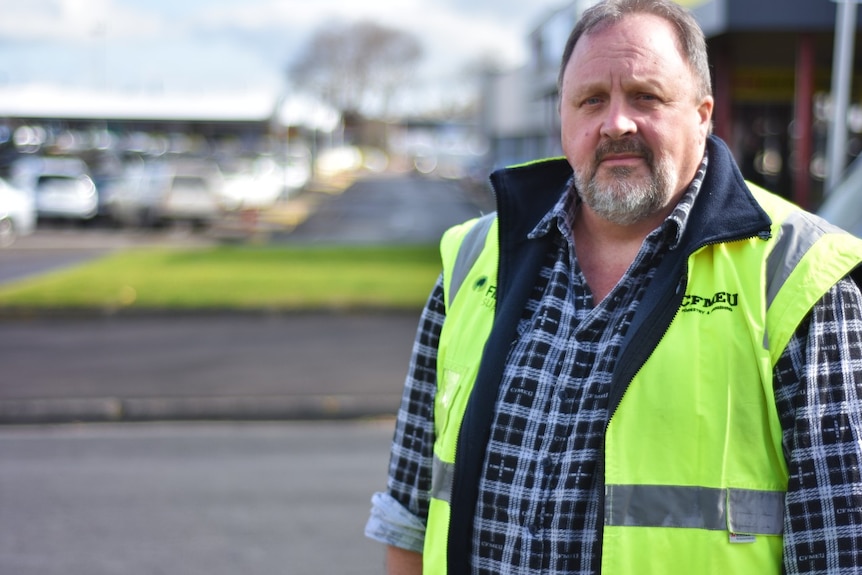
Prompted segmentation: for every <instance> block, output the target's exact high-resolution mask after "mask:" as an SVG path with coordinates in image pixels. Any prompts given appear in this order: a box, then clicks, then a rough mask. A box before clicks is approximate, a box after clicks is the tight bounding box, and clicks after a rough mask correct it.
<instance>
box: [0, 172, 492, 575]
mask: <svg viewBox="0 0 862 575" xmlns="http://www.w3.org/2000/svg"><path fill="white" fill-rule="evenodd" d="M317 208H318V209H317V211H316V212H314V213H313V214H311V216H310V217H309V218H308V220H306V222H305V224H303V225H300V226H299V227H297V228H296V229H294V230H292V231H290V232H285V233H282V234H276V235H275V236H273V237H272V239H273V240H274V241H295V242H331V241H341V242H388V241H399V242H405V241H436V240H437V238H439V234H441V233H442V231H443V230H444V229H445V228H446V227H448V226H449V225H452V224H454V223H457V222H459V221H462V220H464V219H466V218H469V217H473V216H474V215H478V213H479V211H480V210H479V209H478V208H477V207H476V205H474V204H473V203H472V201H471V199H470V198H469V197H468V196H466V195H465V194H464V193H463V192H462V191H460V190H459V189H458V187H457V186H454V185H453V184H451V183H448V182H435V181H431V180H418V179H412V178H401V179H391V178H387V179H385V180H383V181H376V182H372V181H364V182H362V183H361V185H360V184H357V185H356V186H354V187H352V188H350V189H348V190H347V191H345V192H344V193H343V194H340V195H334V196H331V197H329V196H328V197H326V198H325V199H324V201H321V202H320V203H319V205H318V206H317ZM153 241H159V242H161V241H169V242H201V241H204V242H206V241H208V239H207V238H201V237H198V236H193V235H191V236H190V235H181V236H177V237H170V236H164V235H157V236H152V235H149V234H143V235H139V234H135V233H132V234H131V235H130V234H129V233H128V232H121V231H117V230H110V229H106V230H103V229H95V230H92V229H91V230H88V229H84V230H81V229H75V228H72V229H60V230H45V231H40V232H37V234H36V235H35V236H33V237H30V238H26V239H25V240H24V241H21V242H20V243H19V244H17V247H16V248H15V249H12V250H2V251H0V281H11V280H12V279H14V278H20V277H24V276H26V275H32V274H38V273H42V272H44V271H50V270H51V269H56V268H57V267H62V266H66V265H75V264H76V263H77V262H80V261H83V260H85V259H87V258H91V257H98V256H99V255H101V254H102V253H106V252H107V251H112V250H115V249H125V247H127V246H128V245H137V244H139V243H141V242H145V243H146V242H153ZM4 276H5V277H4ZM430 287H431V286H429V289H430ZM417 316H418V312H417V313H415V314H414V313H404V312H402V313H375V314H360V315H357V314H343V313H340V314H336V313H332V314H272V313H259V314H254V313H243V314H239V313H218V314H208V315H164V314H163V315H125V314H119V315H113V316H96V317H93V316H81V317H72V316H69V315H65V316H61V317H57V316H53V317H52V316H33V317H15V318H12V317H2V318H0V423H5V424H6V425H0V461H3V464H2V465H0V502H2V506H3V512H2V514H0V573H14V574H15V575H55V574H56V575H61V574H62V575H115V574H123V575H150V574H152V575H161V574H165V573H168V574H173V573H182V574H184V575H197V574H206V575H233V574H236V573H247V574H287V575H318V574H321V573H350V574H351V575H372V574H376V573H382V572H383V549H382V547H381V546H380V545H379V544H376V543H374V542H371V541H369V540H367V539H365V538H364V536H363V534H362V530H363V526H364V523H365V521H366V519H367V516H368V510H369V500H370V497H371V494H372V493H373V492H374V491H377V490H380V489H382V488H383V487H384V485H385V478H386V461H387V458H388V448H389V442H390V440H391V436H392V428H393V425H394V421H393V418H392V415H393V414H394V413H395V410H396V408H397V404H398V401H399V399H400V394H401V386H402V382H403V377H404V373H405V372H406V369H407V362H408V360H409V352H410V347H411V345H412V340H413V334H414V332H415V328H416V322H417V319H418V317H417ZM215 420H222V421H220V422H219V421H215ZM264 420H265V421H264ZM310 420H314V421H310ZM51 422H63V423H64V424H63V425H50V424H49V423H51ZM71 422H87V423H86V424H72V423H71ZM93 422H99V423H93ZM118 422H121V423H118ZM23 423H26V424H29V425H15V424H23Z"/></svg>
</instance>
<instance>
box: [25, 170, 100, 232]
mask: <svg viewBox="0 0 862 575" xmlns="http://www.w3.org/2000/svg"><path fill="white" fill-rule="evenodd" d="M12 169H13V181H14V182H15V184H16V185H17V186H19V187H20V188H21V189H23V190H25V191H27V192H29V193H30V194H31V195H32V196H33V201H34V202H35V204H36V214H37V215H38V216H39V217H47V218H63V219H71V220H90V219H92V218H94V217H95V216H96V214H97V213H98V209H99V196H98V193H97V191H96V184H95V183H93V179H92V177H91V176H90V170H89V168H88V167H87V164H86V163H84V161H83V160H81V159H79V158H73V157H44V158H41V157H34V158H27V159H24V160H21V161H19V162H16V163H15V164H14V165H13V167H12Z"/></svg>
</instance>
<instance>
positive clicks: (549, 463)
mask: <svg viewBox="0 0 862 575" xmlns="http://www.w3.org/2000/svg"><path fill="white" fill-rule="evenodd" d="M542 468H543V469H544V470H545V473H550V471H551V470H552V469H553V468H554V460H553V459H551V457H550V456H549V457H546V458H544V459H543V460H542Z"/></svg>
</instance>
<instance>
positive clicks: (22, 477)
mask: <svg viewBox="0 0 862 575" xmlns="http://www.w3.org/2000/svg"><path fill="white" fill-rule="evenodd" d="M680 3H681V4H684V5H686V6H688V7H690V8H691V9H692V10H693V12H694V14H695V16H696V17H697V19H698V21H699V22H700V23H701V25H702V27H703V28H704V30H705V32H706V35H707V39H708V50H709V56H710V60H711V65H712V71H713V79H714V90H715V98H716V106H715V115H714V131H715V133H716V134H717V135H719V136H721V137H722V138H723V139H724V140H725V141H726V142H728V144H729V145H730V147H731V150H732V151H733V153H734V155H735V156H736V158H737V160H738V162H739V164H740V166H741V168H742V170H743V174H744V176H745V177H746V178H748V179H750V180H752V181H754V182H756V183H758V184H761V185H763V186H764V187H767V188H769V189H771V190H773V191H775V192H777V193H779V194H781V195H782V196H785V197H787V198H789V199H791V200H793V201H795V202H797V203H799V204H800V205H802V206H803V207H806V208H809V209H811V210H817V211H820V212H821V213H822V214H823V215H824V216H827V218H828V219H830V220H832V221H834V222H836V223H838V224H840V225H843V226H845V227H847V228H848V229H850V230H851V231H853V232H854V233H856V234H859V235H862V163H860V162H862V160H858V157H859V156H860V153H862V57H860V56H862V54H860V49H862V47H860V44H859V42H857V41H856V40H857V36H858V30H859V26H858V23H857V18H856V3H855V2H852V1H849V0H841V1H833V0H680ZM591 4H593V1H592V0H575V1H563V0H532V1H530V2H524V1H522V0H374V1H370V2H355V1H353V0H315V1H309V0H206V1H204V0H183V1H181V2H180V1H176V0H29V1H27V2H22V1H20V0H0V248H2V249H0V298H6V299H3V300H2V301H3V302H8V301H14V300H13V299H9V298H13V297H14V296H15V293H13V292H16V290H17V292H27V291H28V289H29V290H30V291H31V292H37V293H36V294H35V295H34V298H35V299H33V300H28V301H29V302H36V304H32V303H30V304H28V305H35V306H36V307H34V308H27V309H25V311H23V312H21V311H17V312H16V311H15V310H12V309H10V308H9V307H4V305H0V366H2V367H0V460H2V461H3V465H0V504H2V506H3V513H2V514H0V572H2V573H15V574H17V575H28V574H33V575H36V574H38V575H53V574H54V573H56V574H60V573H62V574H63V575H79V574H80V575H102V574H105V575H107V574H114V573H123V574H130V575H143V574H149V573H153V574H156V573H183V574H189V575H194V574H197V573H201V574H203V573H206V574H207V575H220V574H222V573H224V574H225V575H227V574H229V573H231V574H233V573H237V572H242V573H290V574H308V575H313V574H315V575H316V574H319V573H330V572H334V573H352V574H358V575H364V574H369V575H370V574H372V573H380V572H382V548H381V546H379V545H376V544H374V543H372V542H370V541H367V540H365V539H364V538H363V536H362V526H363V524H364V522H365V519H366V517H367V511H368V506H369V499H370V496H371V493H372V492H374V491H376V490H379V489H381V488H383V486H384V484H385V477H386V460H387V455H388V447H389V440H390V437H391V433H392V426H393V417H392V416H393V414H394V413H395V410H396V409H397V406H398V403H399V401H400V394H401V385H402V381H403V376H404V373H405V370H406V368H407V361H408V356H409V351H410V347H411V345H412V338H413V334H414V332H415V327H416V318H417V316H418V308H419V307H420V306H421V302H422V301H424V297H425V296H426V294H427V289H429V288H430V284H431V283H432V282H433V278H434V277H435V276H436V274H437V273H438V270H439V265H438V264H439V262H438V260H437V259H436V258H437V252H436V246H435V244H436V242H437V240H438V239H439V236H440V234H441V233H442V231H443V230H445V229H446V227H448V226H450V225H452V224H454V223H457V222H460V221H463V220H465V219H467V218H469V217H473V216H475V215H478V214H479V213H481V212H484V211H488V210H491V209H493V205H494V204H493V198H492V195H491V192H490V190H489V189H488V185H487V181H488V180H487V177H488V174H489V172H490V171H491V170H493V169H495V168H499V167H503V166H506V165H510V164H513V163H519V162H524V161H528V160H532V159H535V158H539V157H546V156H554V155H559V154H560V146H559V136H558V132H559V123H558V118H557V102H556V98H557V90H556V77H557V72H558V65H559V58H560V55H561V53H562V50H563V45H564V43H565V40H566V38H567V36H568V33H569V31H570V30H571V28H572V26H573V25H574V23H575V22H576V21H577V20H578V18H579V17H580V15H581V14H582V12H583V10H584V9H586V7H588V6H589V5H591ZM166 230H167V233H163V232H164V231H166ZM177 231H179V232H180V233H175V232H177ZM142 234H143V235H142ZM154 234H157V235H154ZM154 237H157V238H158V242H159V243H158V245H157V246H156V247H157V248H161V247H163V246H164V245H169V250H171V251H172V253H173V252H176V253H177V254H179V255H178V256H177V257H176V258H173V259H172V258H171V257H169V256H168V257H166V262H167V264H170V265H167V264H165V265H163V266H162V267H156V265H155V264H147V265H151V266H153V267H146V266H143V264H142V266H143V267H145V268H146V269H143V270H138V271H141V274H140V275H142V276H145V277H143V278H141V277H140V276H138V277H137V279H136V280H134V281H133V280H128V279H122V278H121V279H114V278H112V277H110V276H111V274H112V273H113V272H114V270H113V268H112V269H109V270H108V272H107V273H106V272H105V270H104V269H98V270H96V269H95V268H94V267H91V268H88V269H89V270H90V271H88V272H82V274H83V275H82V276H74V274H69V275H67V276H64V277H65V279H66V281H67V282H69V283H66V284H60V287H59V288H58V289H57V290H56V291H55V292H52V291H51V285H50V284H51V281H53V279H54V277H53V276H52V277H51V278H47V276H41V274H43V273H44V272H48V271H51V270H56V269H58V268H68V267H75V266H76V265H77V264H78V263H80V262H85V261H90V260H93V259H98V258H100V257H101V256H103V255H105V254H108V253H114V252H122V253H121V254H120V255H124V256H125V255H128V254H129V253H130V252H133V251H134V250H126V248H128V247H130V246H137V245H139V244H140V243H141V242H144V243H146V244H147V245H149V244H152V243H153V241H154V240H153V238H154ZM141 238H143V239H141ZM237 243H238V244H241V245H240V246H238V247H239V248H240V249H239V250H238V252H235V251H231V248H233V247H237V246H234V245H233V244H237ZM320 243H327V244H333V243H334V244H338V245H337V248H338V249H340V248H342V247H345V246H346V247H348V248H351V249H352V248H354V247H356V244H361V243H371V244H377V245H380V244H384V245H386V246H387V247H391V246H392V245H395V246H396V247H403V245H405V244H411V243H420V244H422V249H425V248H427V250H425V251H422V249H420V250H417V251H415V252H413V251H409V252H404V253H402V254H401V255H400V256H399V258H400V259H397V258H396V259H394V260H393V261H391V262H389V264H390V265H389V266H388V267H385V266H383V263H384V262H381V261H379V260H380V259H386V258H389V259H392V258H393V257H394V256H393V255H392V254H395V253H396V252H385V253H384V255H383V256H380V258H379V259H371V260H361V261H360V264H359V267H360V269H359V272H358V273H354V276H355V277H352V278H351V281H353V282H356V283H355V285H357V286H359V287H358V288H357V289H360V290H365V292H377V291H382V290H379V286H380V285H381V284H382V285H385V286H387V287H390V286H392V285H395V290H394V291H395V292H396V294H397V295H399V296H401V295H403V294H404V293H405V292H407V291H408V287H406V284H404V285H402V284H400V283H399V282H400V281H401V280H404V279H405V276H417V277H418V276H422V277H419V278H418V279H419V280H421V281H420V282H419V283H421V285H420V286H419V287H418V295H416V296H415V298H414V299H409V301H410V302H412V303H410V305H409V306H407V308H405V307H403V303H402V304H401V307H399V309H398V310H395V311H393V309H385V308H386V307H387V306H386V305H381V304H379V302H377V303H375V304H374V305H375V306H377V309H374V310H369V309H363V310H359V311H357V310H356V309H351V308H349V306H348V305H346V304H345V303H344V302H345V296H344V295H343V294H337V295H336V296H335V297H336V304H335V306H334V307H333V308H332V309H326V310H320V309H304V308H302V301H301V298H300V305H299V307H300V308H301V309H302V311H301V312H300V313H295V312H296V311H297V310H296V309H288V310H287V311H285V310H283V309H277V306H278V305H279V303H278V302H279V301H281V300H279V299H278V296H280V295H281V293H282V292H284V291H287V288H288V287H290V288H293V287H294V284H301V283H302V282H300V281H299V280H300V279H303V278H304V276H310V275H312V274H311V271H314V272H315V273H318V272H319V271H320V270H319V269H316V268H315V269H313V270H312V268H313V266H312V265H311V264H321V265H320V266H318V268H319V267H324V268H332V269H331V270H326V271H327V272H328V273H330V275H325V277H324V281H322V282H321V283H319V284H315V285H313V287H312V288H311V289H310V290H309V291H314V292H320V291H323V289H324V288H323V287H320V286H326V288H327V289H328V288H330V287H332V286H340V285H344V284H348V283H349V282H348V279H347V275H348V274H347V273H346V268H348V267H349V266H348V263H347V262H348V261H350V260H356V259H357V258H358V255H359V254H360V252H357V251H347V252H346V256H345V254H344V253H341V254H337V255H339V258H338V259H335V260H333V261H334V262H336V263H332V262H329V261H328V260H325V259H324V256H321V254H323V253H324V252H322V251H317V252H314V253H313V254H312V255H311V256H310V257H305V256H307V255H308V254H307V251H306V249H307V248H313V247H315V246H316V244H320ZM222 244H230V245H227V246H224V245H222ZM273 244H279V246H276V247H279V248H284V246H285V245H288V244H290V246H289V248H290V249H291V250H292V249H293V248H296V247H297V246H298V249H299V251H300V252H302V257H299V258H298V257H297V256H296V253H297V252H296V251H286V250H285V251H277V250H275V249H274V246H273ZM213 246H215V247H217V248H225V249H226V250H227V251H226V252H218V251H217V250H215V249H213V250H211V251H216V252H217V253H216V256H218V254H224V253H227V255H229V256H231V257H230V258H227V260H228V261H229V262H230V263H229V264H225V263H222V262H221V260H218V259H217V260H216V263H215V264H211V263H207V262H209V261H210V260H209V259H208V258H209V257H210V255H211V254H210V250H209V248H212V247H213ZM200 247H204V248H206V249H198V248H200ZM186 248H188V249H186ZM255 250H257V251H255ZM369 251H373V250H369ZM261 252H266V254H264V255H268V256H272V253H275V256H272V257H274V259H268V258H267V257H261ZM237 253H238V254H239V255H238V256H237V255H236V254H237ZM327 253H330V254H331V252H327ZM405 254H406V255H405ZM420 254H422V255H421V257H420ZM371 255H372V256H374V254H373V253H372V254H371ZM128 257H129V258H130V259H129V260H128V261H131V262H133V263H132V264H131V266H130V267H134V266H135V265H137V264H134V262H138V261H147V260H137V259H131V256H130V255H129V256H128ZM363 257H368V254H367V253H366V254H365V256H363ZM374 257H377V256H374ZM289 258H290V259H289ZM411 258H412V259H417V260H422V262H423V263H424V264H425V267H422V268H421V271H417V270H419V269H420V268H417V267H411V264H412V263H415V262H412V261H408V260H410V259H411ZM300 260H302V261H300ZM110 261H111V262H114V264H112V265H117V264H118V263H121V262H122V260H121V259H112V260H110ZM158 261H161V260H158ZM255 261H262V262H263V263H261V264H259V265H260V268H259V269H255V270H254V272H255V273H251V271H250V268H249V265H250V264H251V263H253V262H255ZM363 261H371V262H373V265H372V264H362V262H363ZM273 262H275V263H273ZM309 262H310V263H309ZM96 263H98V262H96ZM202 264H203V265H204V267H205V270H206V273H202V274H200V275H199V276H181V272H186V271H188V270H190V269H192V271H193V270H194V269H200V266H201V265H202ZM210 265H211V266H213V267H216V266H221V267H224V266H225V265H230V266H233V267H229V268H228V269H227V272H226V274H225V275H213V270H212V269H211V268H208V267H206V266H210ZM117 267H119V266H118V265H117ZM127 267H128V266H127ZM72 271H74V270H72ZM127 271H128V270H127ZM97 272H98V274H99V275H96V273H97ZM87 273H93V274H94V275H92V276H89V275H86V274H87ZM426 273H427V274H428V278H427V282H426V281H425V279H424V277H425V276H424V275H423V274H426ZM115 275H116V274H115ZM153 276H158V278H156V279H161V280H162V281H163V283H162V284H159V285H161V288H159V289H156V291H160V290H161V289H162V288H165V287H166V286H169V287H170V288H172V289H173V288H175V287H176V285H175V284H182V283H187V284H188V285H186V286H181V288H182V287H184V288H186V289H187V291H188V292H191V293H192V294H193V295H200V294H202V293H203V292H204V288H208V289H209V290H210V291H215V292H232V291H242V290H247V291H249V292H251V293H252V299H253V300H254V301H257V302H258V303H259V307H260V308H261V309H255V310H252V311H250V312H249V311H248V310H243V311H238V310H236V309H229V310H226V309H204V310H203V311H200V310H197V311H192V312H189V310H188V309H187V308H182V309H163V308H161V307H158V306H156V307H157V308H158V309H155V310H153V309H143V310H141V309H140V308H139V307H136V305H137V304H136V303H135V302H136V300H135V297H136V294H137V296H140V297H139V298H138V299H139V300H143V299H144V298H143V296H144V295H146V294H145V290H146V289H151V290H152V289H155V288H153V287H152V285H150V286H149V288H148V286H147V285H145V283H144V279H147V280H151V279H153ZM29 277H35V278H36V280H34V281H33V282H31V283H28V282H27V281H24V282H18V281H17V280H19V279H21V278H25V280H26V278H29ZM40 277H42V278H43V280H44V281H42V282H41V283H40V282H39V281H38V279H39V278H40ZM81 277H83V279H81ZM91 277H93V278H98V279H96V280H91V279H90V278H91ZM178 277H181V279H179V280H177V278H178ZM188 277H195V278H196V279H195V280H194V281H193V280H189V279H187V278H188ZM273 277H274V278H275V279H274V281H270V280H272V279H273ZM45 278H47V279H45ZM213 278H217V279H213ZM248 278H251V279H248ZM61 279H62V278H61ZM369 279H375V280H378V281H379V282H380V284H373V283H369V281H367V280H369ZM407 279H411V278H407ZM413 279H415V278H413ZM49 280H50V281H49ZM229 280H231V281H233V280H237V281H236V282H235V283H228V281H229ZM245 280H248V281H245ZM135 281H137V282H139V283H134V282H135ZM76 282H77V283H76ZM98 282H105V283H110V285H112V286H114V287H116V293H119V294H120V297H119V300H118V301H119V303H116V302H114V300H113V299H111V298H114V299H116V298H115V297H114V296H111V298H109V302H108V304H107V305H102V304H96V305H95V306H94V307H89V308H86V309H75V310H73V311H72V312H70V311H69V309H66V308H63V306H64V305H67V303H68V302H69V301H73V300H74V297H73V296H78V295H81V294H85V295H86V294H87V293H89V292H95V291H97V290H96V289H95V287H97V286H95V285H94V284H96V283H98ZM195 282H199V283H195ZM267 283H268V284H270V285H271V284H273V283H275V286H274V288H272V290H273V291H274V292H275V295H274V296H273V299H272V300H267V299H265V298H264V295H263V292H261V291H260V289H261V285H264V284H267ZM114 284H116V285H114ZM426 284H427V287H426ZM228 285H229V286H230V287H225V286H228ZM350 285H354V284H350ZM369 286H370V287H369ZM40 289H45V290H46V292H47V293H48V294H49V296H50V297H57V298H60V297H61V296H62V298H63V299H62V301H61V303H59V304H56V302H55V301H54V300H50V299H48V300H43V299H40V298H41V296H40V293H42V292H39V290H40ZM112 289H113V288H112ZM410 289H413V288H410ZM112 293H113V292H112ZM25 295H26V294H25ZM309 295H315V296H317V295H319V294H317V293H315V294H309ZM371 295H376V293H372V294H371ZM272 302H275V303H272ZM43 304H44V307H39V306H41V305H43ZM133 304H135V305H133ZM58 305H59V308H58ZM159 305H162V304H159ZM124 306H125V307H124ZM321 311H322V313H321ZM56 424H60V425H56Z"/></svg>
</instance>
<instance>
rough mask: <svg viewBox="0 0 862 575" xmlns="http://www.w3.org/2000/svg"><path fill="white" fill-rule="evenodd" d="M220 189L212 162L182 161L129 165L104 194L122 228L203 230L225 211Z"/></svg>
mask: <svg viewBox="0 0 862 575" xmlns="http://www.w3.org/2000/svg"><path fill="white" fill-rule="evenodd" d="M222 187H223V177H222V175H221V172H220V171H219V169H218V166H217V165H216V164H215V163H214V162H210V161H205V160H195V159H182V160H164V161H155V162H141V163H139V164H132V165H130V166H128V167H127V169H126V171H125V173H124V174H123V176H122V177H121V178H116V179H114V180H113V181H112V182H111V183H110V188H109V189H108V190H106V193H107V196H108V206H109V212H110V214H111V216H112V217H113V218H114V219H115V220H117V221H118V222H120V223H122V224H126V225H138V226H156V225H161V224H166V223H172V222H189V223H192V224H195V225H198V226H205V225H209V224H211V223H213V222H214V221H215V220H217V219H219V218H220V217H221V216H222V214H223V212H224V211H225V205H224V197H223V195H222Z"/></svg>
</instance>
